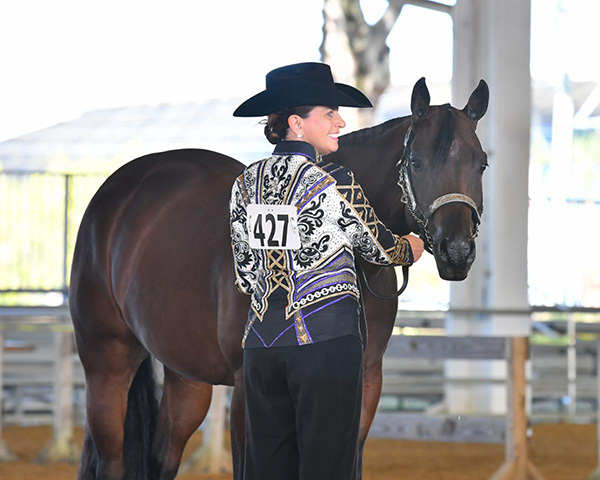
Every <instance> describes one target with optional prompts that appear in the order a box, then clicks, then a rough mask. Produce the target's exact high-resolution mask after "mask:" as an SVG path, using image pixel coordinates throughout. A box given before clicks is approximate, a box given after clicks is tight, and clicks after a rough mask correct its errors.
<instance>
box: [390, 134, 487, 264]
mask: <svg viewBox="0 0 600 480" xmlns="http://www.w3.org/2000/svg"><path fill="white" fill-rule="evenodd" d="M413 140H414V136H413V128H412V125H410V126H409V127H408V130H407V131H406V135H405V136H404V151H403V152H402V156H401V157H400V160H399V161H398V163H397V164H396V165H397V166H399V167H400V172H399V173H400V176H399V178H398V185H399V186H400V188H401V189H402V196H401V197H400V201H401V202H402V203H404V204H405V205H406V206H407V207H408V211H409V212H410V214H411V216H412V217H413V218H414V219H415V221H416V222H417V224H418V225H419V227H420V231H419V236H420V237H421V239H422V240H423V242H424V243H425V248H426V249H427V251H428V252H429V253H432V254H433V239H432V238H431V234H430V233H429V230H428V229H427V226H428V224H429V220H430V219H431V217H432V216H433V214H434V213H435V212H436V211H437V210H439V209H440V208H441V207H443V206H444V205H447V204H449V203H464V204H465V205H467V206H468V207H469V208H470V209H471V212H472V214H473V224H474V227H473V231H472V232H471V237H472V238H475V237H477V234H478V232H479V225H480V224H481V215H482V214H483V204H482V205H481V206H480V207H477V204H476V203H475V202H474V201H473V199H472V198H471V197H469V196H468V195H465V194H463V193H447V194H445V195H441V196H439V197H438V198H436V199H435V200H434V201H433V202H431V205H429V206H428V207H427V208H426V209H425V213H423V210H421V208H420V207H419V204H418V203H417V198H416V197H415V194H414V191H413V188H412V184H411V181H410V172H409V165H408V158H409V155H410V146H411V144H412V142H413Z"/></svg>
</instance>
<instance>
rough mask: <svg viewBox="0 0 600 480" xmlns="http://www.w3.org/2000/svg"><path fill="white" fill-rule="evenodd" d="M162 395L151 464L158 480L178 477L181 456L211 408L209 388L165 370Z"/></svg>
mask: <svg viewBox="0 0 600 480" xmlns="http://www.w3.org/2000/svg"><path fill="white" fill-rule="evenodd" d="M164 371H165V380H164V389H163V395H162V399H161V403H160V411H159V419H158V426H157V431H156V435H155V437H154V443H153V445H152V459H153V460H152V461H153V463H154V465H155V467H154V469H153V470H155V471H156V472H160V473H159V474H158V475H157V478H158V479H159V480H171V479H173V478H175V476H176V475H177V471H178V469H179V464H180V463H181V454H182V453H183V449H184V447H185V444H186V443H187V441H188V439H189V438H190V436H191V435H192V434H193V433H194V432H195V431H196V429H197V428H198V427H199V426H200V424H201V423H202V421H203V420H204V418H205V417H206V414H207V412H208V408H209V407H210V400H211V396H212V385H209V384H207V383H204V382H198V381H193V380H188V379H185V378H183V377H181V376H180V375H178V374H177V373H175V372H173V371H172V370H170V369H169V368H167V367H165V368H164Z"/></svg>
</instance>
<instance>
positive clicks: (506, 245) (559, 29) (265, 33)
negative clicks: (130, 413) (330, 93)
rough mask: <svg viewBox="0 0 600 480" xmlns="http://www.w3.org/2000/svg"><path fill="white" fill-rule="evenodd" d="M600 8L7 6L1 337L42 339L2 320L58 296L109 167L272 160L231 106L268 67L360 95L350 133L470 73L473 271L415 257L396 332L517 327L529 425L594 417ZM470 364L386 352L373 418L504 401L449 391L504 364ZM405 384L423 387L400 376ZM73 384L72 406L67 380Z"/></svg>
mask: <svg viewBox="0 0 600 480" xmlns="http://www.w3.org/2000/svg"><path fill="white" fill-rule="evenodd" d="M599 17H600V2H597V1H596V0H530V1H516V0H510V1H509V2H502V1H500V0H482V1H476V0H447V1H442V0H439V1H428V0H415V1H390V2H388V1H387V0H362V1H358V0H355V1H350V2H342V1H340V0H303V1H302V2H299V1H294V0H256V1H243V0H222V1H219V2H209V1H192V0H172V1H170V2H168V4H167V3H166V2H159V1H143V2H142V1H135V0H133V1H126V2H124V1H115V0H105V1H103V2H82V1H75V0H54V1H53V2H41V1H32V0H21V1H19V2H3V3H2V4H0V49H1V53H2V54H1V56H0V64H1V65H2V75H1V77H0V85H1V88H0V306H2V307H3V308H4V310H1V312H3V315H4V316H5V318H4V325H5V327H4V331H5V335H4V337H5V348H6V349H9V348H13V347H14V349H16V350H18V349H19V348H24V347H27V348H28V346H31V345H33V344H35V343H36V342H39V344H41V345H43V344H44V339H43V333H44V332H42V330H43V329H44V328H45V327H40V326H39V325H42V324H43V322H42V321H41V320H40V321H36V322H32V321H31V318H33V317H28V316H27V315H25V313H24V314H23V317H22V318H21V319H20V320H19V322H20V324H21V326H20V327H18V326H15V325H16V324H17V323H19V322H16V321H15V318H16V317H15V315H17V313H18V311H19V310H18V309H19V308H25V309H27V308H31V307H36V308H45V307H57V308H59V309H60V308H63V309H64V307H65V306H66V305H67V304H68V281H69V280H68V279H69V272H70V266H71V257H72V252H73V248H74V243H75V238H76V235H77V229H78V225H79V222H80V220H81V217H82V215H83V212H84V210H85V208H86V206H87V203H88V202H89V200H90V198H91V197H92V195H93V194H94V193H95V191H96V189H97V188H98V187H99V185H100V184H101V183H102V182H103V181H104V180H105V179H106V177H107V176H108V175H110V173H112V172H113V171H114V170H115V169H117V168H118V167H119V166H121V165H123V164H124V163H126V162H128V161H130V160H132V159H134V158H136V157H138V156H141V155H144V154H148V153H152V152H157V151H163V150H170V149H177V148H205V149H211V150H216V151H219V152H221V153H224V154H227V155H230V156H232V157H233V158H236V159H238V160H239V161H241V162H243V163H246V164H247V163H249V162H253V161H255V160H258V159H260V158H263V157H264V156H266V155H268V154H269V152H270V151H271V145H270V144H269V143H268V142H267V141H266V140H265V139H264V136H263V134H262V126H261V125H259V124H258V122H257V119H240V118H233V117H232V112H233V110H234V109H235V107H236V106H237V105H238V104H239V103H241V101H243V100H244V99H245V98H247V97H249V96H251V95H253V94H255V93H257V92H259V91H260V90H262V89H263V88H264V78H265V74H266V73H267V72H268V71H269V70H271V69H273V68H276V67H278V66H281V65H285V64H291V63H296V62H303V61H325V62H327V63H329V64H331V65H332V69H333V73H334V76H335V77H336V80H337V81H341V82H345V83H350V84H352V85H357V86H359V87H360V88H361V89H363V90H364V91H365V92H366V93H367V95H368V96H369V97H370V98H371V99H372V101H373V103H374V104H375V105H376V108H375V109H374V110H373V111H372V112H370V113H367V114H366V115H363V116H362V117H361V116H356V115H355V112H353V111H351V110H348V111H344V110H342V115H345V117H346V119H347V120H348V127H347V128H346V132H349V131H352V130H354V129H357V128H361V127H363V126H367V125H373V124H377V123H381V122H384V121H386V120H388V119H391V118H394V117H399V116H404V115H408V114H409V113H410V95H411V91H412V87H413V85H414V83H415V82H416V81H417V80H418V79H419V78H420V77H426V80H427V85H428V87H429V90H430V92H431V100H432V104H443V103H452V104H453V105H455V106H457V107H458V108H462V107H463V106H464V105H465V104H466V101H467V99H468V95H469V94H470V92H471V91H472V90H473V89H474V88H475V87H476V86H477V82H478V81H479V79H480V78H484V79H486V81H487V82H488V84H489V86H490V110H489V111H488V114H487V115H486V116H485V117H484V118H483V119H482V120H481V121H480V125H479V128H478V133H479V137H480V139H481V141H482V145H483V148H484V149H485V150H486V151H487V152H488V155H489V158H490V165H491V168H490V169H489V170H488V171H487V172H486V174H485V194H486V200H485V203H486V213H485V214H484V217H483V225H482V232H481V234H480V238H479V239H478V259H477V260H476V262H475V263H476V266H475V267H474V269H473V271H472V272H471V275H470V277H469V279H468V280H467V281H466V282H462V283H461V284H452V285H451V284H450V283H449V282H445V281H443V280H441V279H440V278H439V277H438V274H437V270H436V267H435V263H434V261H433V259H432V258H431V256H429V255H426V256H425V257H424V259H423V260H422V261H421V262H419V264H418V265H417V266H415V267H414V268H412V269H411V281H410V286H409V289H408V290H407V292H406V293H405V295H404V296H403V297H402V298H401V301H400V312H399V316H398V321H397V326H396V330H395V333H396V334H409V335H410V334H421V335H423V334H447V335H481V334H484V335H528V336H530V337H531V341H532V345H533V360H532V362H531V366H530V367H529V368H530V369H531V370H530V371H529V375H530V376H531V379H532V389H530V391H529V400H530V408H531V409H532V413H533V418H534V420H536V419H537V421H546V420H551V421H558V420H564V419H567V420H569V421H577V422H583V423H586V422H587V423H590V422H592V421H593V420H594V419H595V410H596V408H597V405H598V402H597V396H596V389H595V388H596V387H595V378H596V374H597V368H596V362H597V358H598V354H597V349H596V341H597V338H598V333H600V315H599V312H600V254H599V253H598V247H597V243H598V240H597V239H598V238H599V237H600V221H599V220H600V62H598V61H597V52H596V51H595V50H597V47H598V36H597V33H594V32H595V28H596V27H597V25H596V24H597V19H598V18H599ZM488 207H489V208H488ZM32 311H33V310H26V313H27V312H29V313H31V312H32ZM61 311H64V310H61ZM15 312H17V313H15ZM44 312H46V313H45V314H47V311H46V310H44ZM48 318H50V317H48ZM60 318H63V317H60ZM60 318H59V319H58V320H57V321H58V322H59V323H61V322H63V320H64V318H63V320H60ZM55 320H56V319H55ZM55 320H52V319H50V320H48V322H49V323H51V324H54V323H53V322H55ZM67 320H68V319H67ZM0 321H2V317H1V316H0ZM32 323H36V324H37V325H38V326H37V327H34V326H31V325H32ZM63 323H64V322H63ZM67 323H68V322H67ZM9 324H10V325H9ZM25 324H27V325H29V326H27V327H25V326H24V325H25ZM61 324H62V323H61ZM7 325H9V326H7ZM48 331H49V330H48ZM0 332H1V330H0ZM36 332H37V333H36ZM40 332H41V333H40ZM0 338H1V337H0ZM48 349H49V350H48V351H50V350H51V346H50V345H48ZM15 358H16V357H15ZM19 358H21V357H19ZM22 358H26V357H22ZM16 363H18V362H16ZM480 363H482V364H483V366H478V367H470V366H467V365H465V364H463V363H461V362H457V361H447V362H429V363H427V364H418V362H417V363H414V368H413V369H412V370H411V369H410V368H409V367H406V365H404V366H403V367H402V368H400V367H399V366H398V364H397V363H394V361H393V359H391V360H390V361H388V370H389V372H391V373H390V375H392V376H391V377H388V378H392V380H388V382H387V383H384V392H383V393H384V396H383V399H382V408H387V409H392V410H408V411H411V410H419V411H422V410H427V409H433V410H435V409H436V408H438V409H440V408H441V409H442V410H444V411H447V412H454V411H459V410H463V411H464V410H467V411H472V410H483V411H484V412H487V413H502V412H503V411H504V410H503V409H504V405H505V400H504V397H503V395H504V394H503V393H502V392H503V391H502V388H503V387H501V386H498V385H491V386H490V385H475V384H474V383H473V384H470V385H468V386H467V387H465V386H464V385H463V386H459V387H457V386H453V385H452V384H449V383H444V382H443V380H444V379H446V380H447V379H448V378H457V377H458V378H462V379H464V378H471V379H473V378H482V377H486V378H496V377H497V376H500V377H502V375H505V369H504V367H503V366H501V365H500V366H499V365H497V364H496V363H495V362H480ZM7 365H9V366H8V367H6V368H7V375H8V374H10V373H11V372H12V370H10V368H9V367H10V363H9V364H7ZM15 368H16V367H15ZM19 368H20V367H19ZM24 371H25V370H18V371H16V372H17V373H16V374H15V375H23V373H22V372H24ZM503 372H504V373H503ZM394 375H395V376H394ZM403 375H404V377H402V376H403ZM411 375H412V378H413V379H414V378H415V376H417V377H419V378H421V379H422V380H423V381H422V385H425V386H423V387H422V388H420V389H419V387H418V386H417V387H414V385H413V384H411V386H410V387H406V386H404V387H403V386H402V385H403V381H402V378H404V379H406V378H407V376H411ZM432 376H433V377H435V378H437V379H438V380H439V379H442V382H441V383H439V385H438V386H437V387H432V386H431V385H430V384H429V383H427V382H428V381H429V379H431V378H432ZM536 382H537V383H536ZM17 383H18V382H17ZM417 383H418V382H417ZM9 384H10V382H9ZM386 385H387V386H386ZM404 385H406V384H404ZM11 388H12V387H10V388H9V387H6V386H5V390H6V394H7V395H8V396H7V397H6V398H7V400H6V401H5V404H4V411H5V413H6V415H7V418H9V419H10V418H12V419H14V421H15V422H22V421H24V419H25V418H29V419H30V420H31V419H40V421H42V420H41V419H43V418H47V416H46V417H44V415H45V413H44V412H46V413H47V412H48V409H47V407H44V406H43V405H46V404H45V403H44V401H42V400H40V396H39V395H38V397H37V400H36V398H35V395H34V396H33V397H31V396H30V398H29V401H30V406H31V408H30V409H29V410H28V407H26V406H25V407H24V406H23V405H25V404H19V402H21V401H24V400H23V398H25V397H26V395H25V396H23V391H24V390H21V393H19V395H21V396H20V397H19V396H18V395H17V393H18V392H17V390H18V388H16V387H15V388H16V389H14V388H13V389H11ZM15 392H17V393H15ZM15 395H17V396H15ZM77 395H79V397H77ZM465 395H466V396H468V397H469V398H470V400H468V401H467V400H465V398H466V397H465ZM75 396H76V397H77V398H79V400H78V401H79V402H80V403H82V402H83V399H82V381H81V379H79V394H78V393H77V388H76V392H75ZM50 397H51V392H50V393H48V398H50ZM19 399H20V400H19ZM453 399H454V400H453ZM36 402H37V403H36ZM48 402H51V400H48ZM48 402H46V403H48ZM44 408H46V410H44ZM36 409H37V410H36ZM27 411H31V412H33V413H32V414H31V415H32V416H29V417H27V416H26V412H27ZM19 412H20V415H21V416H19ZM24 412H25V413H24ZM35 412H37V414H36V413H35ZM10 415H12V417H11V416H10ZM35 415H38V416H37V417H36V416H35ZM81 415H83V414H82V413H81ZM81 415H80V420H79V421H80V422H81V421H82V420H83V419H82V418H81ZM9 421H10V420H9ZM31 421H34V420H31Z"/></svg>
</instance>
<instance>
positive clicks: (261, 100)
mask: <svg viewBox="0 0 600 480" xmlns="http://www.w3.org/2000/svg"><path fill="white" fill-rule="evenodd" d="M266 83H267V89H266V90H264V91H262V92H260V93H258V94H257V95H254V96H253V97H251V98H249V99H248V100H246V101H245V102H244V103H242V104H241V105H240V106H239V107H238V108H237V109H236V110H235V112H233V116H234V117H262V116H263V115H269V114H270V113H273V112H278V111H280V110H283V109H284V108H288V107H300V106H305V105H327V106H336V107H359V108H366V107H372V106H373V105H372V104H371V102H370V101H369V99H368V98H367V97H366V96H365V95H364V94H363V93H362V92H361V91H360V90H358V89H356V88H354V87H351V86H350V85H345V84H343V83H334V81H333V76H332V75H331V68H329V65H327V64H325V63H316V62H306V63H296V64H294V65H287V66H285V67H280V68H276V69H275V70H271V71H270V72H269V73H267V81H266Z"/></svg>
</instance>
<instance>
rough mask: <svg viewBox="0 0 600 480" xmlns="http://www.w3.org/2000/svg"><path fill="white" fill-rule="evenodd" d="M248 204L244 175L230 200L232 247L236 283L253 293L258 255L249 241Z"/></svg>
mask: <svg viewBox="0 0 600 480" xmlns="http://www.w3.org/2000/svg"><path fill="white" fill-rule="evenodd" d="M246 206H247V201H246V198H245V196H244V187H243V177H242V176H240V177H238V178H237V179H236V181H235V183H234V184H233V188H232V189H231V198H230V200H229V226H230V233H231V248H232V251H233V268H234V272H235V285H236V286H237V288H238V290H239V291H240V292H242V293H245V294H247V295H251V294H252V292H253V291H254V286H255V283H256V271H257V267H258V257H257V255H256V254H255V253H254V251H253V250H252V249H251V248H250V245H249V243H248V230H247V226H246V222H247V212H246Z"/></svg>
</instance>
